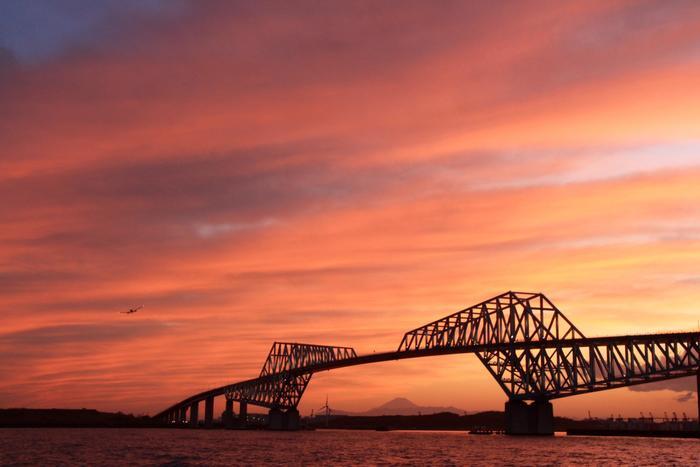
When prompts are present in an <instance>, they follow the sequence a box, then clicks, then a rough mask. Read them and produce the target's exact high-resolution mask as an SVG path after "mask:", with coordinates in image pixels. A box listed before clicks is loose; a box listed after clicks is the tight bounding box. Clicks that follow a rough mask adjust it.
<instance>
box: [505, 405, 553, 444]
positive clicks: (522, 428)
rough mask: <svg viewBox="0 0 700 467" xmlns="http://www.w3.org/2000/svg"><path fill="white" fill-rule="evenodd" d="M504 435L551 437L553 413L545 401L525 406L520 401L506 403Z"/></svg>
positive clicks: (550, 406)
mask: <svg viewBox="0 0 700 467" xmlns="http://www.w3.org/2000/svg"><path fill="white" fill-rule="evenodd" d="M506 434H508V435H549V436H551V435H553V434H554V411H553V409H552V403H551V402H549V401H547V400H542V401H535V402H532V403H531V404H526V403H525V402H524V401H521V400H509V401H508V402H506Z"/></svg>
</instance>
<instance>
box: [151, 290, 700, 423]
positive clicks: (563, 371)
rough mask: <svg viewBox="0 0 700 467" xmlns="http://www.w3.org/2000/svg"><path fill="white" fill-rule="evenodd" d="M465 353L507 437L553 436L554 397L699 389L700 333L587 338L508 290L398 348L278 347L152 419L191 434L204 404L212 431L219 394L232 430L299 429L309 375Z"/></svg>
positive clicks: (550, 310)
mask: <svg viewBox="0 0 700 467" xmlns="http://www.w3.org/2000/svg"><path fill="white" fill-rule="evenodd" d="M463 353H474V354H476V356H477V357H478V358H479V360H480V361H481V363H482V364H483V365H484V366H485V367H486V369H487V370H488V371H489V373H490V374H491V375H492V376H493V377H494V378H495V379H496V381H497V382H498V384H499V385H500V387H501V389H502V390H503V391H504V392H505V393H506V395H507V397H508V401H507V402H506V406H505V413H506V432H507V433H509V434H552V432H553V409H552V405H551V403H550V402H549V401H550V400H551V399H556V398H561V397H567V396H573V395H577V394H583V393H588V392H594V391H602V390H607V389H614V388H617V387H624V386H633V385H637V384H646V383H652V382H656V381H662V380H668V379H673V378H681V377H685V376H692V375H697V382H698V387H699V389H700V332H676V333H666V334H639V335H623V336H607V337H593V338H587V337H585V336H584V335H583V334H582V333H581V332H580V331H579V330H578V328H576V326H574V325H573V323H571V321H569V320H568V319H567V318H566V316H564V314H563V313H561V311H559V310H558V309H557V307H556V306H555V305H554V304H553V303H552V302H551V301H549V299H547V297H545V296H544V295H543V294H540V293H529V292H512V291H509V292H506V293H503V294H501V295H498V296H496V297H493V298H491V299H489V300H486V301H484V302H481V303H479V304H477V305H474V306H472V307H469V308H466V309H464V310H461V311H458V312H456V313H453V314H451V315H448V316H446V317H444V318H441V319H439V320H436V321H433V322H431V323H428V324H426V325H424V326H421V327H419V328H416V329H414V330H412V331H409V332H407V333H406V334H405V335H404V337H403V339H402V341H401V344H400V345H399V347H398V349H397V350H395V351H388V352H381V353H372V354H368V355H361V356H358V355H357V354H356V353H355V350H354V349H352V348H350V347H332V346H323V345H312V344H299V343H284V342H275V343H274V344H273V346H272V349H271V350H270V353H269V355H268V357H267V360H266V361H265V363H264V365H263V368H262V371H261V373H260V376H258V377H257V378H251V379H248V380H245V381H240V382H237V383H233V384H228V385H225V386H221V387H218V388H214V389H210V390H208V391H204V392H201V393H198V394H195V395H193V396H190V397H188V398H186V399H184V400H182V401H180V402H178V403H176V404H173V405H172V406H170V407H168V408H167V409H165V410H163V411H162V412H160V413H159V414H157V415H156V417H157V418H160V419H162V420H164V421H167V423H168V424H169V425H181V426H189V427H193V428H194V427H197V426H198V422H199V415H198V411H199V402H201V401H204V402H205V416H204V422H205V426H209V427H210V426H212V424H213V410H214V398H215V397H217V396H221V395H224V396H226V410H225V411H224V417H223V419H224V423H225V424H227V425H231V424H232V423H233V422H234V421H235V420H234V416H233V415H234V414H233V403H234V401H236V402H238V403H239V404H240V412H239V416H238V417H237V423H239V424H245V420H246V417H247V405H248V404H251V405H257V406H261V407H267V408H269V409H270V414H269V417H268V418H269V426H270V428H273V429H296V428H297V427H298V424H299V412H298V411H297V409H296V407H297V405H298V403H299V401H300V400H301V397H302V395H303V394H304V391H305V390H306V387H307V385H308V384H309V381H310V380H311V377H312V375H313V374H314V373H318V372H321V371H328V370H333V369H337V368H344V367H350V366H355V365H365V364H370V363H379V362H386V361H392V360H403V359H407V358H419V357H430V356H438V355H451V354H463ZM526 401H529V402H530V403H529V404H528V403H526ZM188 410H189V419H190V421H189V423H188V422H187V411H188ZM698 413H699V418H700V401H699V402H698Z"/></svg>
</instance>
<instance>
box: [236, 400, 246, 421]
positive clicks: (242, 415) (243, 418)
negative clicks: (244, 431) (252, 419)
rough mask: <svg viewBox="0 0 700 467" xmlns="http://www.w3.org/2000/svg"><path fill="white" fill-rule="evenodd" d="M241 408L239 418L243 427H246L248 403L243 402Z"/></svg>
mask: <svg viewBox="0 0 700 467" xmlns="http://www.w3.org/2000/svg"><path fill="white" fill-rule="evenodd" d="M240 405H241V407H240V410H239V411H238V418H239V420H240V423H241V426H243V427H244V426H246V424H247V423H248V402H246V401H241V404H240Z"/></svg>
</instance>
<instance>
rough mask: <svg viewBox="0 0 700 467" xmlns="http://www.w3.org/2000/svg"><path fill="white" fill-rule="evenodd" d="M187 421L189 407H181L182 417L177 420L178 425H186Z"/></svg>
mask: <svg viewBox="0 0 700 467" xmlns="http://www.w3.org/2000/svg"><path fill="white" fill-rule="evenodd" d="M185 422H187V407H185V406H182V407H180V417H179V418H178V420H177V423H178V425H184V424H185Z"/></svg>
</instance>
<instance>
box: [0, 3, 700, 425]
mask: <svg viewBox="0 0 700 467" xmlns="http://www.w3.org/2000/svg"><path fill="white" fill-rule="evenodd" d="M0 143H1V146H0V199H1V200H2V203H0V245H2V248H0V374H1V375H2V378H1V379H0V407H23V406H26V407H78V408H79V407H90V408H97V409H100V410H109V411H116V410H121V411H125V412H134V413H151V414H153V413H156V412H158V411H160V410H161V409H164V408H165V407H166V406H168V405H170V404H172V403H174V402H176V401H178V400H180V399H183V398H184V397H187V396H189V395H191V394H193V393H195V392H199V391H202V390H206V389H209V388H212V387H215V386H220V385H223V384H226V383H231V382H235V381H238V380H242V379H248V378H252V377H255V376H257V374H258V373H259V371H260V368H261V366H262V364H263V361H264V359H265V357H266V355H267V352H268V350H269V348H270V346H271V344H272V342H273V341H274V340H282V341H298V342H309V343H317V344H331V345H347V346H353V347H355V349H356V350H357V351H358V353H371V352H373V351H375V350H376V351H377V352H379V351H384V350H392V349H395V348H396V347H397V346H398V344H399V342H400V340H401V337H402V335H403V333H404V332H406V331H408V330H410V329H413V328H415V327H417V326H420V325H422V324H425V323H427V322H430V321H433V320H435V319H437V318H440V317H442V316H444V315H447V314H449V313H452V312H454V311H457V310H459V309H461V308H465V307H467V306H469V305H472V304H474V303H477V302H479V301H482V300H484V299H487V298H490V297H492V296H494V295H497V294H499V293H501V292H504V291H507V290H524V291H533V292H543V293H545V294H546V295H547V296H548V297H549V298H550V299H551V300H552V301H553V302H554V303H555V304H557V305H558V306H559V308H560V309H561V310H562V311H563V312H564V313H565V314H566V315H567V317H569V318H570V319H571V320H572V321H573V322H574V323H575V324H576V325H577V326H578V327H579V329H581V331H582V332H583V333H584V334H586V335H587V336H600V335H614V334H629V333H645V332H656V331H675V330H697V329H698V327H699V326H700V323H699V321H698V320H700V202H699V201H700V3H698V2H696V1H687V2H685V1H658V2H645V1H630V2H628V1H610V0H604V1H586V2H579V3H575V2H560V1H551V2H524V1H518V2H468V1H454V2H452V1H436V2H426V1H373V2H369V1H367V2H365V1H351V2H350V1H348V2H336V1H329V2H324V1H306V2H290V1H280V2H267V1H243V2H237V1H221V2H215V1H192V2H189V1H185V0H182V1H165V0H163V1H158V0H151V1H137V0H128V1H123V0H101V1H98V0H64V1H51V0H33V1H22V0H4V1H2V2H0ZM141 304H143V305H144V308H143V309H142V310H141V311H139V312H138V313H136V314H133V315H124V314H120V313H119V312H120V311H124V310H126V309H128V308H130V307H133V306H136V305H141ZM326 395H328V398H329V401H330V405H331V406H332V407H335V408H338V409H344V410H358V411H360V410H366V409H369V408H371V407H373V406H376V405H379V404H381V403H383V402H385V401H387V400H388V399H391V398H394V397H407V398H408V399H410V400H412V401H413V402H415V403H417V404H420V405H432V406H435V405H440V406H449V405H451V406H456V407H460V408H463V409H464V410H468V411H476V410H486V409H498V410H502V408H503V403H504V402H505V395H504V393H503V392H502V391H501V390H500V388H499V387H498V385H497V383H496V382H495V381H494V380H493V379H492V378H491V376H489V374H488V372H487V371H486V369H485V368H484V367H483V366H482V365H481V363H480V362H479V361H478V360H477V358H476V357H475V356H474V355H460V356H449V357H431V358H424V359H416V360H406V361H399V362H389V363H382V364H376V365H369V366H362V367H353V368H347V369H343V370H337V371H334V372H329V373H322V374H317V375H315V376H314V378H313V379H312V381H311V384H310V386H309V389H308V390H307V393H306V394H305V396H304V398H303V399H302V402H301V405H300V410H301V412H302V414H304V415H306V414H308V412H310V410H311V409H318V407H320V406H321V405H322V404H323V402H324V401H325V398H326ZM696 400H697V399H696V394H695V382H694V380H692V379H686V380H678V381H674V382H672V383H660V384H657V385H643V386H640V387H638V388H637V389H636V390H634V391H632V390H629V389H617V390H613V391H603V392H600V393H597V394H593V395H584V396H577V397H574V398H568V399H562V400H559V401H555V403H554V405H555V413H556V414H557V415H565V416H573V417H584V416H586V415H587V411H588V410H590V411H591V412H592V413H593V415H597V416H609V415H610V413H611V412H613V411H614V412H615V415H617V413H620V414H622V415H623V416H637V415H638V414H639V411H640V410H643V411H644V412H645V413H646V412H649V411H651V412H654V413H655V414H658V415H661V414H662V413H663V412H664V411H667V412H668V413H669V414H670V413H671V411H677V412H678V414H679V415H680V414H681V413H682V412H687V413H688V415H690V416H693V417H695V416H697V415H696V411H697V402H696Z"/></svg>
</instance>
